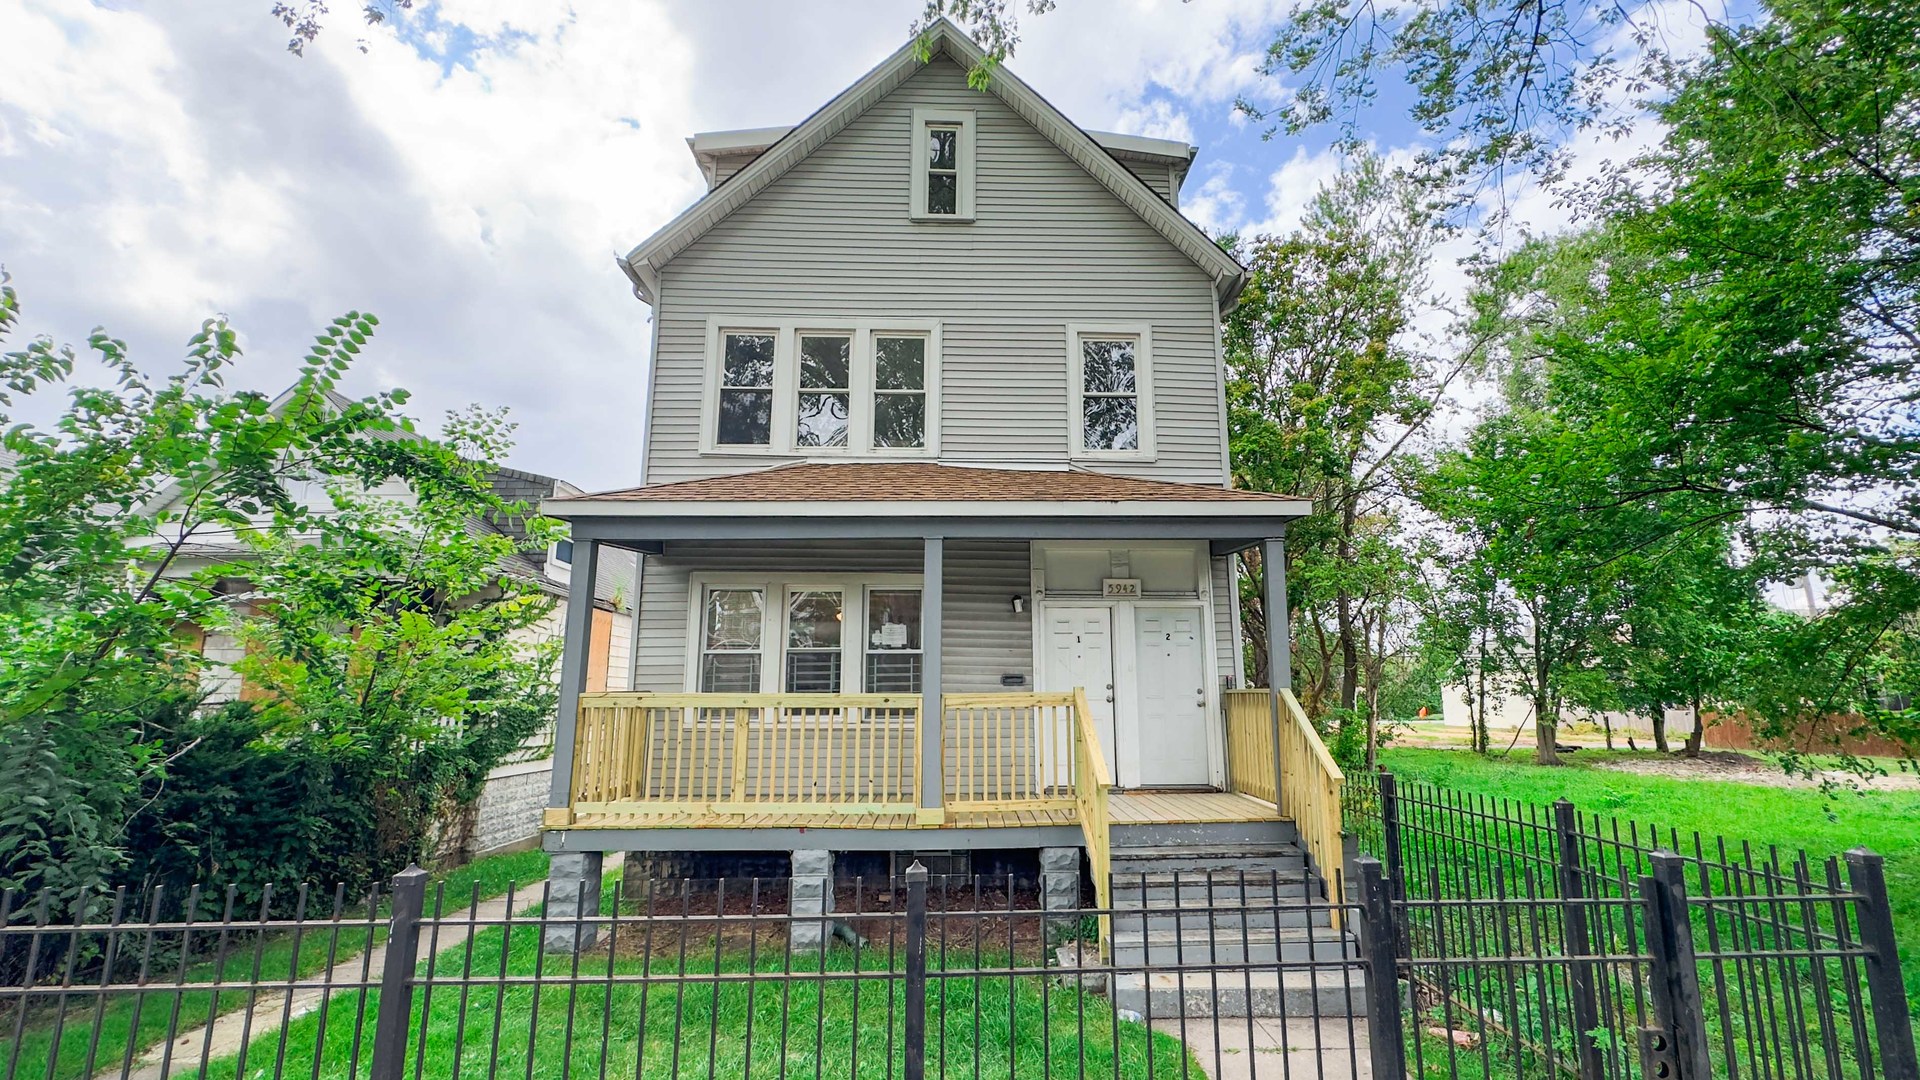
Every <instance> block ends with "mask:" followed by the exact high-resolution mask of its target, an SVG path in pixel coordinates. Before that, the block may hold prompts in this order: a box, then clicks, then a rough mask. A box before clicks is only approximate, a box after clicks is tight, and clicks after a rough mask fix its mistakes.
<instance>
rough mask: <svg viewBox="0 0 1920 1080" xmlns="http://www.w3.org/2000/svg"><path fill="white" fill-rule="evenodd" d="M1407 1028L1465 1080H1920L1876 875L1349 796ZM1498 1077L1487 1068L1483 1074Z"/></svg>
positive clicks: (1386, 797)
mask: <svg viewBox="0 0 1920 1080" xmlns="http://www.w3.org/2000/svg"><path fill="white" fill-rule="evenodd" d="M1347 811H1348V812H1347V815H1346V818H1347V826H1348V831H1349V835H1350V836H1352V837H1353V838H1354V839H1355V841H1357V845H1358V847H1359V848H1360V849H1361V850H1363V851H1365V852H1368V853H1369V854H1370V855H1371V856H1377V857H1378V859H1379V860H1381V862H1382V864H1383V865H1382V868H1381V873H1382V878H1383V880H1384V881H1385V882H1387V885H1386V886H1384V887H1385V888H1387V890H1388V892H1389V894H1390V895H1389V900H1390V902H1391V904H1392V905H1393V908H1394V910H1395V911H1396V913H1397V919H1396V926H1397V929H1396V934H1397V935H1398V936H1397V938H1396V943H1395V948H1396V951H1397V953H1398V957H1399V971H1400V975H1401V977H1402V978H1403V979H1404V980H1405V983H1406V985H1407V988H1408V994H1407V998H1406V1000H1407V1003H1408V1006H1409V1008H1410V1009H1411V1011H1412V1012H1413V1013H1414V1014H1415V1018H1414V1019H1413V1020H1412V1021H1410V1022H1409V1024H1408V1029H1409V1030H1410V1031H1415V1030H1416V1029H1417V1031H1416V1034H1417V1038H1416V1041H1415V1042H1414V1043H1413V1044H1412V1046H1411V1047H1410V1048H1409V1051H1408V1057H1409V1061H1410V1062H1413V1063H1415V1065H1416V1068H1420V1067H1421V1064H1420V1059H1421V1058H1423V1057H1426V1056H1431V1055H1433V1054H1440V1055H1443V1056H1444V1059H1445V1062H1444V1066H1445V1069H1446V1071H1448V1072H1449V1073H1452V1074H1455V1075H1457V1074H1458V1072H1459V1071H1460V1069H1461V1068H1462V1067H1463V1066H1462V1049H1463V1046H1466V1047H1471V1048H1472V1050H1473V1056H1475V1057H1477V1058H1478V1059H1479V1060H1478V1064H1477V1066H1472V1067H1473V1068H1474V1069H1476V1070H1477V1071H1478V1072H1479V1073H1481V1074H1482V1075H1493V1074H1495V1073H1510V1074H1513V1075H1520V1074H1523V1073H1530V1074H1533V1073H1537V1074H1539V1075H1543V1076H1548V1077H1553V1076H1557V1075H1559V1074H1562V1073H1564V1074H1565V1075H1567V1076H1569V1077H1575V1078H1578V1080H1598V1078H1611V1077H1627V1076H1632V1075H1637V1074H1638V1073H1640V1072H1642V1071H1644V1072H1647V1073H1650V1074H1652V1075H1654V1076H1656V1077H1660V1078H1666V1077H1685V1078H1687V1080H1706V1078H1708V1077H1726V1078H1729V1080H1814V1078H1834V1080H1838V1078H1858V1080H1865V1078H1868V1077H1877V1076H1886V1077H1896V1078H1912V1077H1915V1076H1920V1068H1917V1067H1916V1064H1915V1057H1914V1043H1913V1033H1912V1017H1911V1015H1910V1010H1909V1006H1908V1002H1907V998H1906V993H1905V988H1904V986H1903V983H1902V980H1901V973H1900V966H1899V955H1898V951H1897V945H1896V943H1895V939H1894V927H1893V920H1892V915H1891V909H1890V907H1889V904H1888V900H1887V888H1886V878H1885V871H1884V866H1883V863H1882V860H1881V858H1880V857H1879V856H1878V855H1875V854H1873V853H1871V852H1868V851H1865V850H1864V849H1862V850H1855V851H1850V852H1847V853H1846V854H1845V855H1844V856H1829V857H1826V858H1820V859H1816V858H1813V857H1811V856H1809V855H1808V854H1807V853H1805V852H1798V851H1796V852H1790V853H1788V852H1782V851H1780V850H1779V849H1777V848H1773V847H1766V848H1762V849H1756V848H1755V847H1754V846H1753V845H1752V844H1750V843H1746V842H1738V843H1736V842H1730V841H1728V840H1726V839H1724V838H1721V837H1710V836H1704V835H1702V834H1700V833H1698V832H1690V833H1684V834H1683V833H1681V832H1679V831H1678V830H1677V829H1672V828H1664V829H1663V828H1660V827H1657V826H1652V825H1647V824H1643V823H1634V822H1622V821H1620V820H1618V819H1615V818H1611V817H1606V816H1603V815H1597V814H1594V815H1589V814H1583V813H1581V812H1579V811H1578V810H1577V809H1576V808H1575V807H1574V806H1573V804H1572V803H1570V802H1568V801H1566V800H1564V799H1563V800H1560V801H1559V802H1557V803H1555V804H1554V805H1552V806H1551V807H1538V806H1533V805H1528V804H1524V803H1515V802H1511V801H1507V800H1501V799H1495V798H1488V797H1485V796H1479V795H1472V794H1466V793H1461V792H1456V791H1451V790H1448V789H1446V788H1442V787H1438V786H1435V785H1430V784H1421V783H1405V782H1401V781H1398V780H1397V779H1396V778H1395V777H1394V776H1393V775H1392V774H1390V773H1384V772H1383V773H1379V774H1376V775H1374V776H1371V777H1365V778H1359V780H1358V782H1357V783H1354V784H1352V785H1351V787H1350V790H1349V792H1348V805H1347ZM1500 1057H1504V1059H1505V1060H1504V1063H1501V1062H1497V1061H1496V1058H1500Z"/></svg>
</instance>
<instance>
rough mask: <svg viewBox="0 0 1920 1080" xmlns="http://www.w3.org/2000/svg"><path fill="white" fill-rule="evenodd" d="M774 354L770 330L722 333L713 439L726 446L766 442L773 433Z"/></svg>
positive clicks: (755, 444) (757, 444) (760, 444)
mask: <svg viewBox="0 0 1920 1080" xmlns="http://www.w3.org/2000/svg"><path fill="white" fill-rule="evenodd" d="M773 354H774V336H773V335H772V334H767V333H758V332H755V333H729V334H727V335H725V337H724V340H723V341H722V344H721V366H720V403H719V405H720V415H719V417H718V418H717V421H716V423H715V425H714V442H716V443H720V444H722V445H725V446H765V445H767V443H768V441H769V440H770V439H771V437H772V433H773Z"/></svg>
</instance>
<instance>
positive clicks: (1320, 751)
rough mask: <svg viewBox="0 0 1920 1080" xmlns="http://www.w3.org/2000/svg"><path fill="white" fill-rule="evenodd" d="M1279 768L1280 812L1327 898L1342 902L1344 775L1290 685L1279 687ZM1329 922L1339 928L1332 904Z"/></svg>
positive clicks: (1338, 920) (1335, 909) (1338, 910)
mask: <svg viewBox="0 0 1920 1080" xmlns="http://www.w3.org/2000/svg"><path fill="white" fill-rule="evenodd" d="M1280 774H1281V776H1282V778H1283V782H1282V783H1281V785H1280V813H1281V814H1282V815H1283V816H1285V817H1289V818H1292V819H1293V823H1294V826H1295V827H1296V828H1298V829H1299V830H1300V842H1301V844H1303V845H1304V846H1305V847H1306V849H1307V854H1308V855H1309V856H1311V857H1312V859H1313V865H1314V868H1315V869H1317V870H1318V871H1319V872H1320V876H1321V878H1322V879H1324V880H1325V881H1326V883H1327V899H1328V900H1329V901H1331V902H1332V903H1333V904H1335V905H1338V904H1340V903H1342V902H1344V900H1345V889H1346V887H1345V882H1344V880H1343V879H1342V876H1341V873H1342V868H1343V867H1344V866H1345V864H1346V857H1345V856H1346V853H1345V848H1344V844H1343V842H1342V840H1341V838H1340V794H1341V792H1340V789H1341V788H1342V787H1344V786H1345V785H1346V782H1347V778H1346V775H1345V774H1344V773H1342V772H1341V771H1340V766H1338V765H1336V764H1334V761H1333V755H1332V754H1330V753H1328V752H1327V744H1326V743H1323V742H1321V741H1320V734H1319V732H1316V731H1314V730H1313V723H1312V722H1311V721H1309V720H1308V719H1307V713H1306V710H1304V709H1302V708H1301V707H1300V699H1299V698H1296V697H1294V696H1293V691H1291V690H1282V691H1280ZM1333 927H1334V929H1336V930H1338V929H1339V928H1340V909H1339V907H1337V906H1336V907H1334V908H1333Z"/></svg>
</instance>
